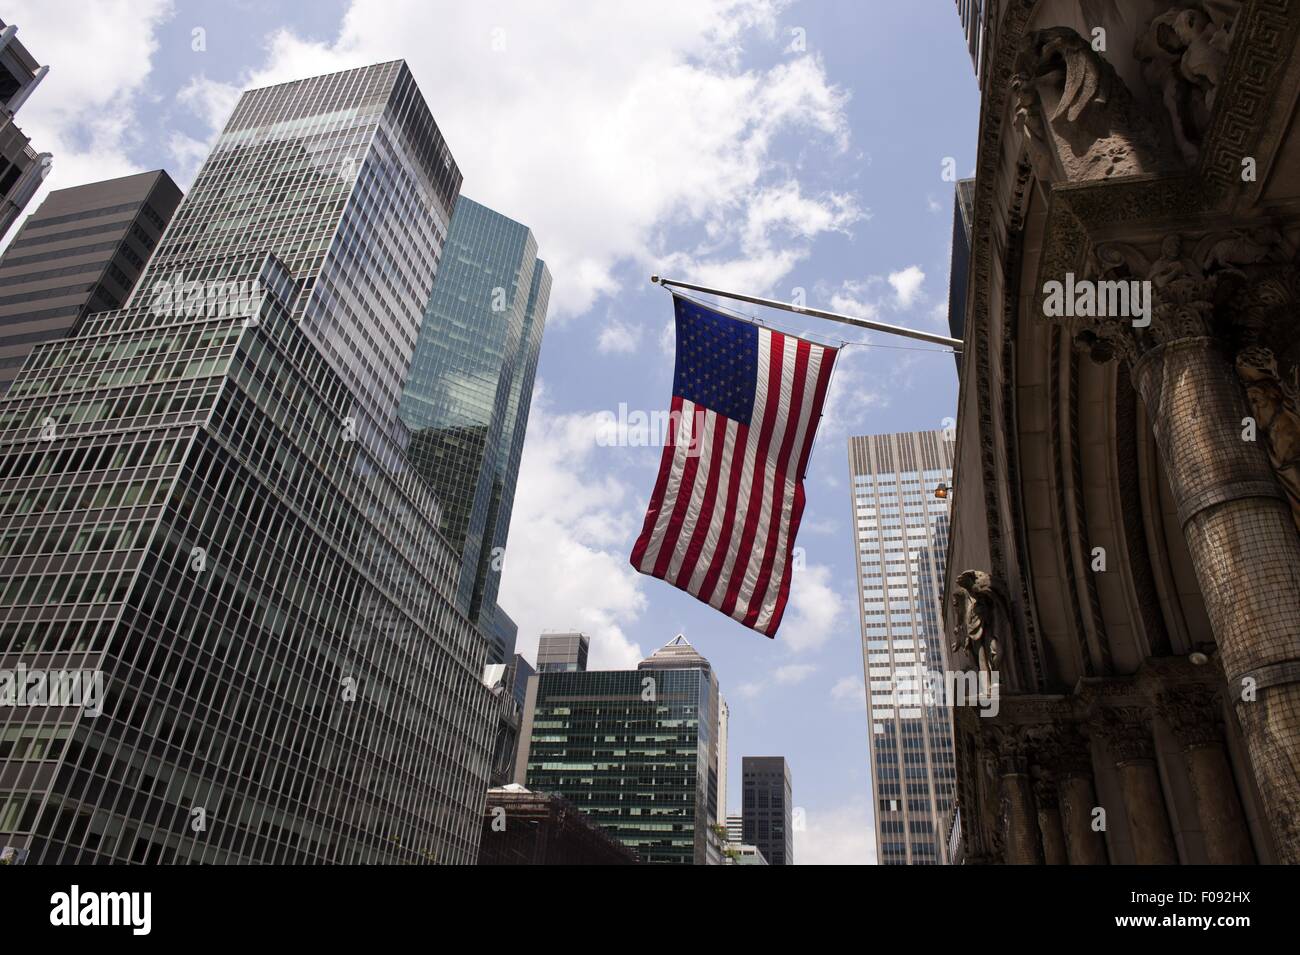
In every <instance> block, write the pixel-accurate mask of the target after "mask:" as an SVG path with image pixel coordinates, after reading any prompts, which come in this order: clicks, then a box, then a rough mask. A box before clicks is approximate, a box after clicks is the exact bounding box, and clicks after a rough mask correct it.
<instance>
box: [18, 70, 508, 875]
mask: <svg viewBox="0 0 1300 955" xmlns="http://www.w3.org/2000/svg"><path fill="white" fill-rule="evenodd" d="M459 182H460V174H459V172H458V170H457V169H456V166H455V163H454V161H453V160H452V158H451V155H450V154H449V153H448V151H447V149H446V147H445V145H443V143H442V139H441V136H440V134H439V133H438V130H437V127H436V125H435V124H434V122H433V118H432V117H431V116H430V115H429V112H428V109H427V107H426V106H425V104H424V101H423V98H422V97H421V96H420V93H419V90H418V89H417V88H416V86H415V83H414V80H413V79H412V77H411V74H410V72H409V70H408V69H407V68H406V65H405V64H404V63H402V62H394V63H386V64H381V65H378V66H373V67H367V68H364V69H358V70H349V71H345V72H342V73H336V74H331V75H329V76H323V77H315V78H313V79H310V80H303V81H299V82H294V83H287V84H283V85H281V86H275V87H270V88H267V89H261V90H255V91H251V92H248V93H245V94H244V96H243V97H242V98H241V100H240V102H239V104H238V106H237V107H236V109H235V112H234V114H233V115H232V117H231V120H230V121H229V123H228V124H227V126H226V128H225V130H224V131H223V133H222V134H221V136H220V138H219V139H218V141H217V144H216V146H215V147H214V149H213V152H212V154H211V155H210V156H209V158H208V160H207V162H206V163H205V164H204V166H203V168H202V169H201V170H200V172H199V174H198V177H197V179H196V181H195V184H194V187H193V190H192V191H191V193H190V195H189V197H188V198H187V199H186V200H185V202H184V203H183V204H182V205H181V207H180V209H179V210H178V211H177V213H176V216H175V218H174V221H173V223H172V227H171V228H170V230H169V231H168V233H167V235H166V237H165V238H164V240H163V242H162V244H161V245H160V246H159V248H158V251H157V252H156V253H155V256H154V258H153V260H152V261H151V262H150V263H149V266H148V269H147V271H146V273H145V275H144V276H143V277H142V278H141V280H140V282H139V283H138V285H137V288H136V290H135V293H134V294H133V296H132V299H131V300H130V301H129V302H128V303H127V305H126V306H125V307H124V308H123V309H121V310H118V311H113V312H106V313H101V314H97V315H93V316H91V317H90V318H88V319H87V320H86V321H84V322H83V323H82V324H81V325H80V326H79V327H78V329H77V331H76V333H75V334H74V335H73V336H72V337H70V338H68V339H66V340H64V341H60V342H55V343H51V344H45V345H41V346H39V347H38V348H37V349H36V350H35V351H34V352H33V354H32V356H31V358H30V359H29V361H28V362H27V364H26V365H25V366H24V368H23V371H22V372H21V374H20V376H19V378H18V380H17V381H16V382H15V383H14V385H13V387H12V388H11V389H10V391H9V394H8V395H7V396H6V397H5V399H4V400H3V401H0V526H2V527H3V528H4V529H3V531H2V532H0V535H2V536H0V667H9V668H12V667H15V666H17V665H23V666H27V667H29V668H37V667H47V668H48V667H79V668H85V669H87V670H92V671H97V672H101V673H102V674H103V677H104V681H105V684H106V687H107V693H106V700H105V702H104V705H103V708H102V709H103V711H102V713H101V714H99V715H92V714H91V713H90V712H88V711H87V709H86V708H85V707H82V708H76V707H62V708H60V707H34V706H13V707H0V740H3V741H4V743H3V744H0V745H3V748H0V845H9V846H14V847H17V848H19V849H26V850H28V852H29V860H30V861H32V862H46V863H52V862H63V863H69V862H82V863H89V862H137V863H155V862H205V863H251V862H274V863H314V862H353V863H393V862H402V863H425V862H439V863H442V862H459V863H472V862H473V861H474V860H475V859H476V857H477V850H478V838H479V830H480V826H481V821H482V819H481V813H482V806H483V793H484V791H485V790H486V788H487V785H488V770H489V759H490V756H491V752H490V750H491V746H492V735H493V731H494V719H495V717H494V714H493V712H492V707H493V702H492V700H493V698H492V695H491V693H490V692H489V691H488V690H487V689H486V688H485V687H484V685H483V682H482V676H483V667H484V662H485V658H486V653H487V647H486V641H485V639H484V638H483V636H482V634H481V633H480V632H479V631H478V630H477V629H476V628H475V627H474V626H473V625H472V624H471V623H470V622H469V620H468V619H467V618H466V617H465V616H464V615H463V614H462V613H460V612H459V611H458V610H457V607H456V602H455V594H454V588H455V584H456V575H457V567H458V562H459V561H458V557H459V555H458V554H457V553H456V552H454V551H453V550H452V549H451V548H450V547H448V546H447V544H446V542H445V540H443V539H442V538H441V536H440V535H439V534H438V532H437V526H438V522H439V512H438V505H437V502H436V498H435V495H434V493H433V490H432V489H431V488H430V487H429V486H428V484H427V483H426V482H425V481H423V480H422V479H421V478H419V476H418V475H417V474H416V473H415V471H414V470H413V469H411V468H410V467H409V466H408V465H407V459H406V457H405V454H404V452H403V448H402V440H403V438H404V431H403V429H402V428H401V427H400V425H399V423H398V419H397V396H398V393H399V391H400V383H401V381H402V380H403V379H404V377H405V372H406V367H405V365H406V363H407V362H408V361H409V358H410V354H411V351H412V350H413V348H414V342H415V337H416V333H417V330H418V327H419V322H420V317H421V314H422V312H423V308H424V304H425V302H426V301H427V298H428V295H429V292H430V289H431V287H432V281H433V276H434V273H435V271H436V269H437V265H438V260H439V256H440V253H441V248H442V242H443V240H444V237H445V234H446V224H447V221H448V219H449V212H450V209H451V208H452V205H453V204H454V202H455V198H456V192H457V190H458V188H459ZM250 290H251V291H250ZM246 293H247V294H246ZM199 820H202V827H201V828H199V827H197V823H198V821H199Z"/></svg>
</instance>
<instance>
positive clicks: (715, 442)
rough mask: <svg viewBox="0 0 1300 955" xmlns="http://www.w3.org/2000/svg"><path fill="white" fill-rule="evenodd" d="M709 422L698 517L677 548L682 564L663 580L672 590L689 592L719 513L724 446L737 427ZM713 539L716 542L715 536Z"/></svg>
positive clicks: (727, 422)
mask: <svg viewBox="0 0 1300 955" xmlns="http://www.w3.org/2000/svg"><path fill="white" fill-rule="evenodd" d="M710 419H711V426H712V429H713V435H712V441H711V442H710V443H709V452H710V453H709V469H708V476H707V477H706V478H705V480H704V483H703V485H702V487H701V488H700V498H699V504H698V508H699V510H698V514H697V515H696V517H695V520H694V522H693V524H694V526H693V527H692V528H691V532H690V535H689V537H688V543H687V545H686V547H685V548H681V547H679V548H678V553H679V554H680V555H681V560H680V561H679V562H678V564H677V566H676V567H673V568H671V571H672V574H671V578H665V579H668V580H669V582H670V583H671V584H672V585H673V586H674V587H682V588H683V589H689V582H690V580H691V579H692V578H693V577H694V576H695V566H696V564H697V563H698V562H699V559H700V553H701V552H702V551H703V550H704V547H705V544H706V542H707V541H708V540H709V537H710V535H711V534H713V531H714V525H713V515H714V513H715V512H720V511H721V510H722V509H721V508H718V507H717V502H718V491H719V489H720V488H719V483H720V478H721V476H722V473H723V471H722V467H723V463H724V462H725V461H726V458H727V444H728V442H729V441H730V440H731V439H732V437H733V436H734V434H735V430H736V423H735V422H734V421H732V420H730V419H729V418H724V417H722V416H721V415H716V416H710ZM714 539H715V540H716V539H717V538H716V535H714Z"/></svg>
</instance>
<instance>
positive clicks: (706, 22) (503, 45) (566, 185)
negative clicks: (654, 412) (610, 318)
mask: <svg viewBox="0 0 1300 955" xmlns="http://www.w3.org/2000/svg"><path fill="white" fill-rule="evenodd" d="M780 6H781V4H780V3H779V2H778V0H716V2H713V3H703V2H700V0H667V2H661V3H657V4H651V5H647V4H613V3H611V4H596V5H591V6H589V7H585V8H584V10H583V14H582V16H581V17H570V18H568V19H566V20H565V24H564V29H563V30H556V29H554V26H555V15H554V12H553V11H552V10H551V9H550V8H548V7H547V5H545V4H536V3H528V2H524V0H513V2H503V3H497V4H464V3H430V2H428V0H400V2H394V0H353V2H352V4H351V6H350V7H349V8H348V11H347V13H346V15H345V16H344V19H343V22H342V25H341V27H340V30H339V33H338V35H337V37H336V38H335V39H334V40H332V41H329V42H318V41H314V40H307V39H303V38H300V37H298V36H295V35H293V34H292V33H289V32H285V31H280V32H277V33H275V34H273V35H272V36H271V37H269V39H268V43H267V49H268V54H267V62H266V63H265V65H264V66H263V67H262V68H260V69H258V70H256V71H254V73H253V74H252V75H250V76H248V77H246V78H245V79H244V81H243V82H242V83H241V85H246V86H253V85H259V86H260V85H266V84H268V83H275V82H282V81H285V80H290V79H296V78H300V77H304V76H311V75H314V74H318V73H323V72H328V71H331V70H337V69H343V68H348V67H354V66H359V65H364V64H367V63H374V62H379V61H382V60H387V59H392V58H395V57H399V56H405V57H406V58H407V59H408V61H409V62H410V65H411V68H412V70H413V71H414V73H415V76H416V79H417V80H418V81H419V83H420V86H421V89H422V90H423V92H424V94H425V97H426V98H427V99H428V101H429V104H430V107H431V109H432V111H433V114H434V116H435V117H437V120H438V123H439V126H440V127H441V128H442V131H443V133H444V134H445V135H446V137H447V141H448V144H449V145H450V147H451V150H452V152H453V154H454V155H455V156H456V159H457V161H458V163H459V164H460V166H461V169H462V170H463V172H464V173H465V183H464V191H465V194H466V195H469V196H472V197H473V198H474V199H476V200H477V201H479V202H483V203H485V204H487V205H489V206H491V207H493V208H495V209H498V210H500V211H501V212H503V213H505V214H506V215H509V216H511V217H512V218H515V219H518V220H519V221H521V222H525V223H527V224H528V225H529V226H530V227H532V229H533V231H534V233H535V234H536V235H537V237H538V242H539V245H540V246H541V251H542V254H543V256H544V257H545V258H546V260H547V262H548V264H549V265H550V266H551V272H552V274H553V275H554V276H555V286H554V290H553V292H552V295H551V309H552V314H553V316H554V317H555V318H557V319H559V320H563V319H564V318H565V317H566V316H571V315H575V314H580V313H582V312H583V311H585V310H586V309H587V308H589V307H590V306H591V304H592V303H593V302H594V301H595V300H596V298H597V297H599V296H601V295H609V294H612V293H614V292H615V291H617V290H618V287H619V283H618V280H617V279H616V277H615V270H616V268H617V267H619V266H620V265H622V264H625V263H635V264H636V265H637V266H639V267H640V268H644V269H645V270H646V271H650V270H651V268H652V267H653V265H654V264H656V263H659V262H661V261H662V260H664V259H668V260H669V261H675V264H676V265H678V266H689V267H687V268H686V269H685V272H686V274H687V276H688V278H689V277H697V278H698V277H700V276H705V275H707V276H709V277H713V278H717V279H719V280H722V279H723V278H725V279H726V280H727V281H732V282H737V283H741V284H744V285H745V286H746V287H750V288H762V287H767V283H770V282H774V281H777V280H779V279H780V278H781V277H783V276H784V275H786V274H787V273H788V272H789V270H790V269H791V268H793V267H794V265H795V264H796V263H797V262H798V261H799V260H800V259H801V258H802V257H803V256H804V255H806V254H807V241H808V240H809V239H810V238H812V237H813V236H815V235H817V234H819V233H822V232H825V231H829V230H841V231H842V230H844V229H845V228H847V226H848V225H849V224H850V223H851V222H853V221H855V220H856V219H858V218H860V217H861V215H862V214H861V212H860V211H859V210H858V208H857V205H856V202H855V200H854V199H853V197H852V196H850V195H848V194H845V193H837V192H830V191H814V192H811V193H810V192H809V191H808V190H806V189H805V188H804V187H803V185H802V184H801V183H800V182H798V181H797V180H795V179H793V178H791V175H790V173H789V171H788V170H786V171H782V169H780V168H779V167H778V166H777V164H776V163H775V161H774V158H773V152H774V142H775V140H776V139H777V138H778V137H779V136H782V135H785V134H788V133H792V132H795V133H799V134H801V135H806V136H809V137H810V138H811V139H812V141H814V142H819V143H822V144H825V145H829V147H830V148H831V149H832V150H836V151H838V152H840V153H843V152H844V151H846V149H847V143H848V131H847V130H848V125H847V120H846V114H845V104H846V102H847V95H846V94H845V93H844V92H843V91H842V90H840V89H838V88H837V87H835V86H834V85H833V84H832V83H831V82H830V81H829V80H828V78H827V76H826V73H825V70H824V68H823V65H822V62H821V60H820V59H819V58H817V57H816V56H812V55H806V56H799V57H787V58H785V59H783V60H781V61H779V62H778V63H776V64H775V65H773V66H770V67H768V68H765V69H756V70H742V69H741V68H740V67H739V65H738V64H739V58H740V53H741V49H742V44H743V43H746V42H750V41H753V40H755V39H758V40H760V41H762V42H765V43H768V44H772V45H775V44H776V43H779V42H780V41H779V39H777V38H776V37H775V35H774V27H775V22H776V14H777V11H778V10H779V9H780ZM413 36H429V37H443V38H446V42H429V43H415V44H413V43H411V42H410V40H411V37H413ZM191 86H192V89H190V91H189V92H188V97H189V100H190V102H191V105H192V106H194V107H195V109H196V111H198V112H199V113H201V114H202V115H205V116H208V117H209V120H210V121H212V117H216V116H224V112H225V106H224V102H225V101H224V100H223V96H225V97H229V95H230V94H231V93H233V90H230V91H228V92H227V93H225V94H222V93H221V92H220V91H219V90H217V89H215V88H214V84H212V83H210V82H209V81H206V80H202V81H197V82H196V83H195V84H191ZM690 224H696V225H703V226H705V231H706V233H707V234H708V240H707V242H706V244H704V245H701V246H700V247H698V248H695V249H692V250H690V251H689V253H687V254H685V255H684V256H681V257H676V258H675V257H673V256H670V255H667V254H666V250H665V248H664V247H663V243H664V242H665V241H666V240H665V231H666V230H667V229H668V228H669V227H672V226H676V225H690ZM665 271H667V270H666V269H665Z"/></svg>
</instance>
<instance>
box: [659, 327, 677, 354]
mask: <svg viewBox="0 0 1300 955" xmlns="http://www.w3.org/2000/svg"><path fill="white" fill-rule="evenodd" d="M659 350H660V351H661V352H663V353H664V354H665V355H668V356H670V357H671V356H672V355H675V354H676V353H677V323H676V322H675V321H673V320H672V319H671V318H670V319H668V321H666V322H664V327H663V328H662V329H660V331H659Z"/></svg>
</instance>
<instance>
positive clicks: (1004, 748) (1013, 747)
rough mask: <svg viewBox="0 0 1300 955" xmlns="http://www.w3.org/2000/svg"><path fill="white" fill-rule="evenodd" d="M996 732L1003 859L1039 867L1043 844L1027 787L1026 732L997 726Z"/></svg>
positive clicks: (1028, 787) (1021, 729)
mask: <svg viewBox="0 0 1300 955" xmlns="http://www.w3.org/2000/svg"><path fill="white" fill-rule="evenodd" d="M995 733H996V734H997V742H998V779H999V802H1000V806H999V816H1000V820H999V821H1000V824H1001V827H1002V856H1003V860H1004V861H1005V862H1006V863H1007V864H1008V865H1042V864H1043V845H1042V840H1041V838H1040V837H1039V834H1038V818H1037V814H1036V813H1035V811H1034V796H1033V792H1032V790H1031V788H1030V785H1031V780H1030V777H1029V741H1028V738H1027V735H1026V732H1025V729H1024V727H1020V726H1007V727H998V728H997V729H996V730H995Z"/></svg>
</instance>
